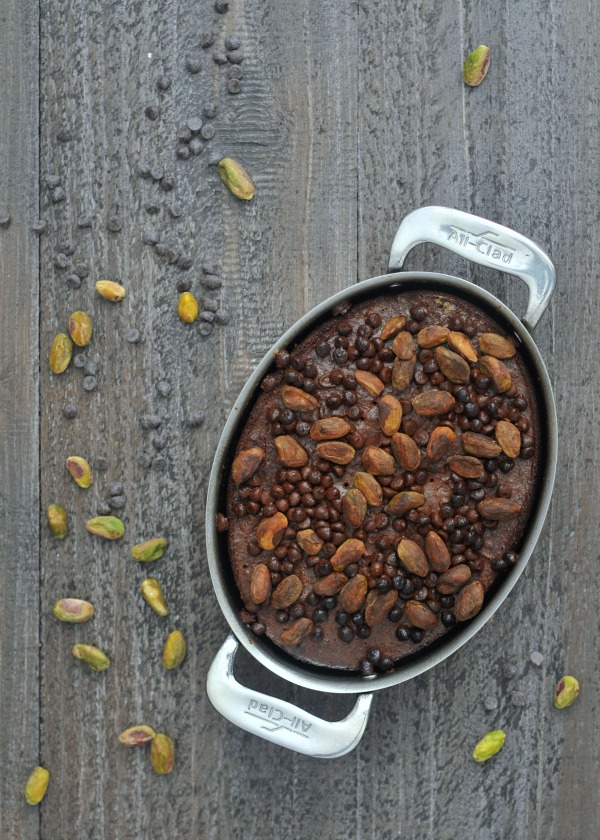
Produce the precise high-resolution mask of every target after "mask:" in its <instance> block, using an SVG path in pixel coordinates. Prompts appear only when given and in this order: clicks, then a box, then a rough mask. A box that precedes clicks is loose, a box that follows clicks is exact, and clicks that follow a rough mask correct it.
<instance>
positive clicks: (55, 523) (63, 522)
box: [48, 505, 69, 540]
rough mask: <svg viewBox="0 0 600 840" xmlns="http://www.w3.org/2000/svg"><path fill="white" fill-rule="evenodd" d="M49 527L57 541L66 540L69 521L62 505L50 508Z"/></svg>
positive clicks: (50, 506)
mask: <svg viewBox="0 0 600 840" xmlns="http://www.w3.org/2000/svg"><path fill="white" fill-rule="evenodd" d="M48 525H49V526H50V533H51V534H52V536H53V537H55V538H56V539H57V540H64V538H65V537H66V536H67V531H68V527H69V519H68V517H67V511H66V510H65V509H64V507H62V506H61V505H49V506H48Z"/></svg>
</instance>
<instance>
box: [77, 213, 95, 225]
mask: <svg viewBox="0 0 600 840" xmlns="http://www.w3.org/2000/svg"><path fill="white" fill-rule="evenodd" d="M93 221H94V219H93V216H86V215H81V216H79V218H78V219H77V227H80V228H91V226H92V224H93Z"/></svg>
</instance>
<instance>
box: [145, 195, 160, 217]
mask: <svg viewBox="0 0 600 840" xmlns="http://www.w3.org/2000/svg"><path fill="white" fill-rule="evenodd" d="M144 210H145V211H146V213H150V215H151V216H156V215H157V214H158V213H160V204H159V203H158V201H155V200H154V199H153V198H151V199H149V201H147V202H146V203H145V204H144Z"/></svg>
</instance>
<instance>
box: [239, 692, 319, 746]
mask: <svg viewBox="0 0 600 840" xmlns="http://www.w3.org/2000/svg"><path fill="white" fill-rule="evenodd" d="M245 712H246V714H247V715H251V716H252V717H255V718H258V719H259V720H262V721H264V726H262V727H261V729H266V730H267V731H268V732H275V731H276V730H278V729H287V730H288V732H292V733H293V734H294V735H299V736H300V737H301V738H308V730H309V729H310V728H311V726H312V723H308V722H307V721H305V720H302V718H299V717H295V716H293V715H292V716H290V717H287V716H286V715H285V714H284V712H283V711H282V710H281V709H278V708H277V707H276V706H270V705H269V704H268V703H259V702H258V700H250V701H249V703H248V708H247V709H246V710H245Z"/></svg>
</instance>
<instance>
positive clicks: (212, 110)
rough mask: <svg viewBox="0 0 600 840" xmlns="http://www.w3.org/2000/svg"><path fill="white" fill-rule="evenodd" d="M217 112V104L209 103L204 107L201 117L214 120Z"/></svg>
mask: <svg viewBox="0 0 600 840" xmlns="http://www.w3.org/2000/svg"><path fill="white" fill-rule="evenodd" d="M217 110H218V109H217V103H216V102H209V103H208V105H205V106H204V108H203V109H202V116H203V117H206V119H207V120H214V118H215V117H216V116H217Z"/></svg>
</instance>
